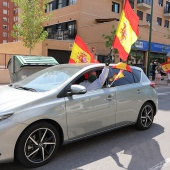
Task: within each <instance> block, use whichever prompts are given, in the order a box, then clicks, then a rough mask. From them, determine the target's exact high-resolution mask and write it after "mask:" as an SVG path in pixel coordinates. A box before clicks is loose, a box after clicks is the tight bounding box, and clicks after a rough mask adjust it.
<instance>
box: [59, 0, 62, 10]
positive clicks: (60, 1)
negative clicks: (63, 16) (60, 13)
mask: <svg viewBox="0 0 170 170" xmlns="http://www.w3.org/2000/svg"><path fill="white" fill-rule="evenodd" d="M58 8H62V0H58Z"/></svg>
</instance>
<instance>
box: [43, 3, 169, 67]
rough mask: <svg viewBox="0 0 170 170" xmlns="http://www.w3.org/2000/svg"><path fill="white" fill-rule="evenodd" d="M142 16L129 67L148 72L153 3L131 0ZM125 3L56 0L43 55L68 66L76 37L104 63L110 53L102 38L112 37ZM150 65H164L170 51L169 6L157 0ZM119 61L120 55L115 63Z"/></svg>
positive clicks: (47, 28) (51, 6)
mask: <svg viewBox="0 0 170 170" xmlns="http://www.w3.org/2000/svg"><path fill="white" fill-rule="evenodd" d="M129 2H130V4H131V6H132V8H133V10H134V11H135V13H136V14H137V15H138V16H139V19H140V21H139V39H138V41H137V42H136V45H135V48H132V50H131V53H130V55H129V57H128V63H131V64H133V65H137V66H140V67H143V68H146V66H147V61H148V48H149V43H148V41H149V33H150V21H151V4H152V0H129ZM123 4H124V0H112V1H110V0H93V1H91V0H53V1H51V2H50V3H49V4H48V6H47V10H46V13H47V14H48V13H49V12H52V18H51V20H50V21H48V22H46V23H44V28H45V29H46V30H47V31H48V33H49V34H48V38H47V40H46V41H45V42H43V51H42V53H43V55H49V56H53V57H55V58H56V59H57V60H58V61H59V62H60V63H67V62H68V60H69V56H70V53H71V47H72V45H73V42H74V38H75V36H76V34H78V35H79V36H80V37H81V38H82V39H83V41H84V42H85V43H86V44H87V46H88V48H89V50H91V51H92V52H93V53H94V55H95V57H96V59H98V60H99V61H100V62H104V59H105V57H106V56H107V55H108V54H109V52H110V49H109V48H106V47H105V41H106V40H105V39H104V38H103V36H102V35H103V34H105V35H111V31H112V30H113V29H112V26H113V25H114V26H115V28H117V25H118V22H119V19H120V15H121V11H122V8H123ZM153 4H154V5H153V17H152V18H153V19H152V34H151V35H152V39H151V41H152V42H151V57H150V61H152V60H156V61H157V62H160V63H162V62H165V61H166V54H167V52H168V51H169V50H170V46H169V41H170V40H169V39H167V38H166V37H165V35H167V34H168V33H169V32H168V28H169V19H170V2H169V1H167V0H154V2H153ZM119 61H120V58H119V56H118V55H116V56H115V57H114V62H115V63H117V62H119Z"/></svg>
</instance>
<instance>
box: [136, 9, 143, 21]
mask: <svg viewBox="0 0 170 170" xmlns="http://www.w3.org/2000/svg"><path fill="white" fill-rule="evenodd" d="M137 15H138V17H139V20H143V12H142V11H139V10H137Z"/></svg>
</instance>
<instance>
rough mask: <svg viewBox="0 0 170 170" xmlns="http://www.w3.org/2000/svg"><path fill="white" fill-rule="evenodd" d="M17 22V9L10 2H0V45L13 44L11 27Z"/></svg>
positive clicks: (9, 0)
mask: <svg viewBox="0 0 170 170" xmlns="http://www.w3.org/2000/svg"><path fill="white" fill-rule="evenodd" d="M17 20H18V9H17V7H16V6H15V5H14V3H13V2H11V0H1V1H0V44H1V43H8V42H13V41H15V39H14V38H13V37H12V36H11V31H12V29H13V25H14V23H15V22H17Z"/></svg>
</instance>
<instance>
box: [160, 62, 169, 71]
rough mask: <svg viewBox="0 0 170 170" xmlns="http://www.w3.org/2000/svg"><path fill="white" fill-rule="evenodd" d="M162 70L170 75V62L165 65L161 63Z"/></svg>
mask: <svg viewBox="0 0 170 170" xmlns="http://www.w3.org/2000/svg"><path fill="white" fill-rule="evenodd" d="M161 65H162V69H163V70H164V71H165V72H167V73H170V62H167V63H162V64H161Z"/></svg>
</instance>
